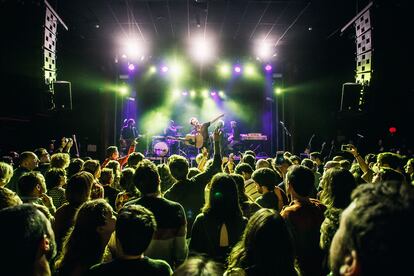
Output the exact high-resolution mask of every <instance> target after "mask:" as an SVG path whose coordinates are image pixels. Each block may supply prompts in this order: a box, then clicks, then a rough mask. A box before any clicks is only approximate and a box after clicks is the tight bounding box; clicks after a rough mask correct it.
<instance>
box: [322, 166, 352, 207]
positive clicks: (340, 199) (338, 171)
mask: <svg viewBox="0 0 414 276" xmlns="http://www.w3.org/2000/svg"><path fill="white" fill-rule="evenodd" d="M321 186H322V192H321V196H320V197H321V201H322V203H323V204H325V205H326V206H329V207H334V208H339V209H345V208H346V207H347V206H348V205H349V204H350V203H351V193H352V191H353V190H354V189H355V188H356V182H355V178H354V176H353V175H352V173H351V172H350V171H348V170H345V169H343V168H331V169H328V170H327V171H326V172H325V173H324V175H323V177H322V180H321Z"/></svg>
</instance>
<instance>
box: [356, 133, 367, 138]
mask: <svg viewBox="0 0 414 276" xmlns="http://www.w3.org/2000/svg"><path fill="white" fill-rule="evenodd" d="M357 136H358V137H359V138H361V139H363V138H365V137H364V136H363V135H361V134H359V133H357Z"/></svg>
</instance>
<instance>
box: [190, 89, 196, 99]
mask: <svg viewBox="0 0 414 276" xmlns="http://www.w3.org/2000/svg"><path fill="white" fill-rule="evenodd" d="M195 96H196V92H195V91H194V90H191V91H190V97H191V98H194V97H195Z"/></svg>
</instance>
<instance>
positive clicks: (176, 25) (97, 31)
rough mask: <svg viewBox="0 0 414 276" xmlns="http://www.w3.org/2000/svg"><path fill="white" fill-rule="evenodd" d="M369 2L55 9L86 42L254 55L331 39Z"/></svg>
mask: <svg viewBox="0 0 414 276" xmlns="http://www.w3.org/2000/svg"><path fill="white" fill-rule="evenodd" d="M366 2H368V1H349V0H348V1H347V0H340V1H321V0H316V1H262V0H256V1H245V0H237V1H234V0H233V1H232V0H209V1H208V0H175V1H168V0H151V1H142V0H88V1H79V0H74V1H51V4H52V6H53V7H55V9H56V10H57V12H58V13H59V15H61V17H62V19H63V20H64V21H65V22H66V24H67V25H68V26H69V28H70V29H71V32H72V33H73V34H74V35H77V36H79V37H81V38H82V39H85V40H98V41H102V40H104V41H105V42H106V43H109V45H114V44H116V42H117V39H118V38H119V37H120V36H134V37H138V39H140V40H143V41H146V42H149V43H150V44H151V45H152V47H153V48H156V47H157V43H175V42H178V43H182V42H183V41H186V40H187V39H189V38H192V37H194V36H195V35H198V34H205V33H207V34H210V35H213V36H214V38H215V40H216V41H219V43H220V42H221V43H222V44H226V45H223V46H230V45H233V46H234V45H237V46H238V47H237V48H244V49H246V50H250V46H251V44H252V43H254V42H255V41H257V40H263V39H266V41H269V42H271V43H272V44H273V45H275V46H283V45H294V44H295V41H300V39H301V36H306V39H309V37H310V38H312V37H314V38H315V39H321V38H322V39H329V38H330V37H331V36H333V35H338V29H340V28H341V27H343V25H345V24H346V23H347V21H348V20H350V19H351V18H352V17H353V16H354V15H355V14H356V13H357V10H359V9H361V8H363V6H364V5H365V3H366ZM309 33H311V34H312V35H309ZM232 42H234V43H232ZM240 43H243V44H240ZM230 47H232V46H230Z"/></svg>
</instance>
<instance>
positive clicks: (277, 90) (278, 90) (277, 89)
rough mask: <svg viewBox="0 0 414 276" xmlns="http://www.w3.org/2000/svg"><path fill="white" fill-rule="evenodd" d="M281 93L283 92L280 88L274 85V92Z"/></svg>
mask: <svg viewBox="0 0 414 276" xmlns="http://www.w3.org/2000/svg"><path fill="white" fill-rule="evenodd" d="M282 93H283V90H282V88H280V87H275V94H276V95H280V94H282Z"/></svg>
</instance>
